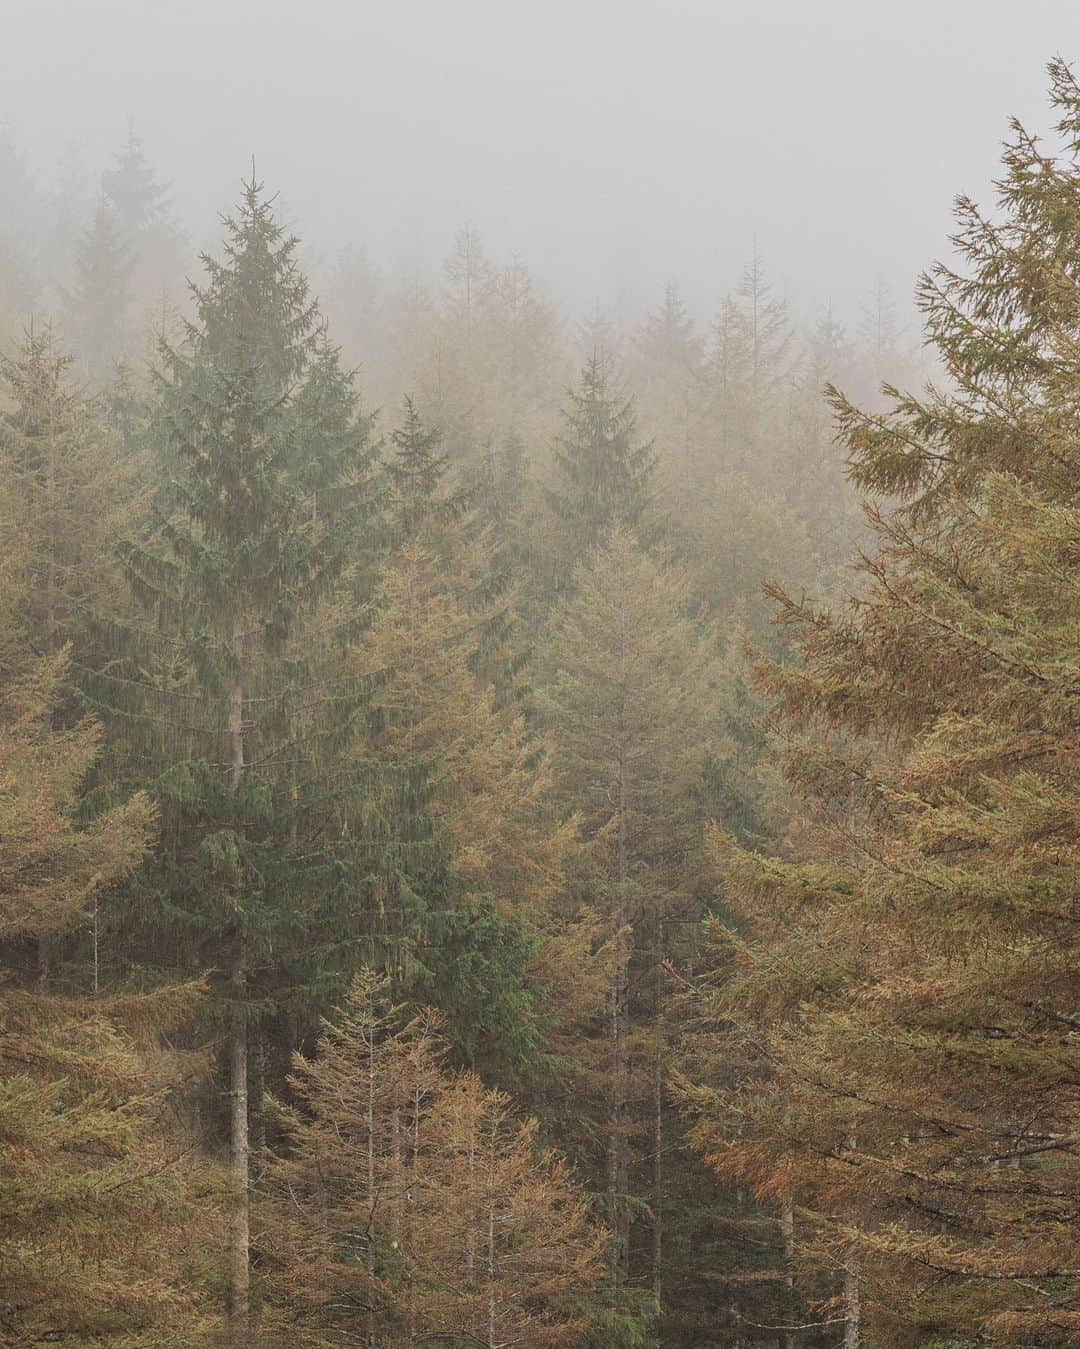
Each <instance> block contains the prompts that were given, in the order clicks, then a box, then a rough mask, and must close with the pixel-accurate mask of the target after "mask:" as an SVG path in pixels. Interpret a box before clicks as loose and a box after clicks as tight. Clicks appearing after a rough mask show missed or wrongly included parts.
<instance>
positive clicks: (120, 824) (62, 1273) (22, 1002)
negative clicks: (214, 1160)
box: [0, 501, 216, 1344]
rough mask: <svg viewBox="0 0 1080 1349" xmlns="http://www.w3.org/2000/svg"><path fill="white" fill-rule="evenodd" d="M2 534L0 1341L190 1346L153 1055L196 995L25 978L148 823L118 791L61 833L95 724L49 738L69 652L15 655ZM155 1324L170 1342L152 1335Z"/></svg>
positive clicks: (75, 800)
mask: <svg viewBox="0 0 1080 1349" xmlns="http://www.w3.org/2000/svg"><path fill="white" fill-rule="evenodd" d="M3 505H4V507H5V508H6V506H7V505H8V503H7V502H6V501H5V502H4V503H3ZM12 526H13V521H12V518H11V516H10V515H9V514H8V512H7V510H6V509H4V510H3V511H2V512H0V556H2V558H3V563H4V566H3V582H2V584H0V617H2V619H3V625H2V634H0V838H2V840H3V845H2V848H0V959H2V961H3V965H4V978H3V983H2V985H0V1307H2V1310H0V1327H2V1329H0V1334H2V1335H3V1337H4V1338H5V1339H7V1340H10V1342H11V1343H25V1344H28V1343H34V1344H39V1343H44V1342H47V1341H52V1340H59V1339H68V1338H70V1339H72V1340H73V1341H74V1340H78V1342H80V1343H89V1342H94V1343H117V1344H121V1343H122V1344H132V1343H151V1342H156V1343H165V1342H175V1343H181V1342H190V1336H191V1335H193V1334H195V1333H197V1332H198V1330H199V1327H200V1326H203V1327H204V1328H209V1326H210V1325H211V1324H212V1318H211V1319H208V1320H207V1321H205V1322H204V1321H203V1320H202V1318H203V1315H204V1313H205V1312H206V1311H207V1310H208V1309H207V1308H206V1306H205V1299H204V1298H203V1297H202V1295H201V1293H200V1281H201V1275H202V1273H203V1271H202V1270H199V1269H198V1268H197V1263H196V1262H192V1261H191V1260H189V1259H187V1258H186V1257H185V1254H184V1248H185V1244H186V1230H185V1229H186V1228H187V1227H188V1225H190V1224H193V1223H194V1222H195V1221H199V1222H200V1223H201V1225H202V1229H203V1233H204V1243H205V1244H204V1250H205V1252H206V1254H207V1255H208V1256H209V1255H210V1254H211V1253H213V1252H214V1249H215V1247H214V1240H213V1237H214V1230H215V1226H216V1222H215V1212H214V1208H213V1205H212V1202H211V1201H210V1200H209V1199H208V1198H207V1199H206V1200H204V1203H203V1204H202V1206H201V1208H199V1209H197V1206H196V1205H195V1203H194V1201H193V1193H194V1190H195V1188H196V1185H197V1186H198V1188H200V1189H202V1190H203V1192H204V1194H205V1195H208V1194H209V1191H208V1189H207V1178H206V1176H205V1175H202V1176H199V1175H198V1172H199V1171H200V1169H201V1168H200V1167H199V1166H198V1165H197V1164H194V1165H193V1164H192V1163H191V1162H190V1161H189V1160H186V1159H185V1158H184V1152H185V1148H184V1146H183V1145H182V1144H181V1143H179V1141H178V1140H177V1138H176V1137H175V1130H173V1129H171V1128H170V1127H169V1125H168V1123H167V1120H166V1116H165V1110H164V1105H165V1101H166V1097H167V1094H168V1093H169V1092H170V1091H172V1090H174V1089H175V1088H176V1086H177V1079H178V1077H179V1076H180V1072H181V1070H182V1068H183V1066H184V1065H181V1064H179V1063H177V1061H176V1060H175V1058H172V1057H170V1056H168V1055H165V1054H163V1053H162V1052H161V1051H160V1050H159V1049H156V1048H155V1047H154V1045H153V1043H152V1041H153V1039H154V1038H155V1037H160V1036H163V1035H165V1034H166V1033H168V1032H171V1031H173V1030H175V1028H176V1026H177V1025H178V1024H179V1023H180V1022H182V1021H183V1020H185V1019H186V1018H187V1017H188V1016H190V1014H191V1011H192V1006H193V1004H194V1002H195V1000H196V997H197V995H198V989H197V988H195V987H187V988H179V989H175V988H174V989H164V990H161V991H159V992H156V993H154V992H151V993H147V994H142V995H131V994H123V993H120V994H112V993H110V991H109V990H106V989H104V988H99V986H98V982H97V977H96V976H97V970H96V965H95V966H93V967H92V971H93V974H92V978H91V977H90V974H89V970H88V971H87V976H86V978H85V980H84V981H82V982H81V983H79V984H75V985H74V986H73V985H72V984H71V983H70V982H69V984H68V985H67V986H66V987H64V988H62V989H58V988H56V987H54V986H53V985H52V983H51V981H49V980H48V979H47V978H43V971H42V969H41V967H40V964H39V962H38V960H37V959H36V957H35V954H34V953H35V951H36V949H37V947H38V946H39V945H40V943H42V942H43V941H45V940H47V939H48V940H56V939H58V938H61V937H73V938H80V939H83V940H82V944H83V945H84V947H85V939H84V938H85V929H86V925H87V924H88V923H89V921H90V915H91V911H92V908H93V907H94V906H95V905H96V904H97V902H98V900H99V897H100V896H101V895H102V893H103V892H104V891H106V890H107V889H108V888H109V887H110V886H113V885H115V884H116V883H117V882H118V881H119V880H120V879H122V878H123V877H124V876H126V875H127V874H129V873H130V872H131V871H133V870H134V868H136V867H137V865H138V864H139V862H140V861H141V859H142V856H143V854H144V853H145V851H146V848H147V846H148V844H149V842H150V839H151V837H152V834H153V831H154V825H155V820H154V812H153V809H152V808H151V806H150V803H149V801H148V800H147V798H146V797H145V796H136V797H133V798H132V799H130V800H129V801H128V802H126V803H125V804H124V805H121V806H118V807H116V808H114V809H112V810H109V811H106V812H105V813H103V814H99V815H97V816H96V817H95V818H94V819H93V820H92V821H90V822H89V823H80V821H79V818H78V816H79V812H80V809H81V807H82V805H83V801H82V793H83V790H84V787H85V783H86V779H87V776H88V774H89V772H90V770H91V768H92V765H93V763H94V760H95V758H96V757H97V754H98V749H99V744H100V728H99V727H98V726H97V725H95V724H94V723H93V722H90V721H81V722H79V723H77V724H75V725H71V726H66V727H58V726H57V725H56V723H57V721H58V720H59V714H60V710H61V707H62V704H63V702H64V701H67V694H66V691H65V689H64V685H65V683H66V681H67V679H68V677H69V669H68V662H67V656H66V652H65V651H63V650H58V651H56V652H54V653H53V654H51V655H37V654H35V653H34V651H33V647H32V644H31V641H30V640H29V639H30V638H31V637H32V634H33V630H34V629H33V625H32V623H31V622H30V621H29V620H30V618H31V614H32V605H30V604H28V603H27V602H26V598H27V597H26V590H27V589H29V588H31V587H32V585H33V574H32V568H31V566H30V565H29V560H28V557H27V555H26V554H25V553H24V552H23V549H22V540H21V539H20V537H19V533H18V531H17V530H16V529H14V528H13V527H12ZM187 1067H188V1069H189V1070H190V1065H187ZM193 1173H195V1174H193ZM197 1213H198V1217H196V1214H197ZM166 1323H168V1324H169V1326H170V1330H169V1331H168V1334H169V1336H170V1337H171V1336H175V1339H172V1338H170V1339H168V1340H166V1339H164V1338H162V1337H161V1334H160V1331H161V1328H162V1327H163V1326H164V1325H165V1324H166Z"/></svg>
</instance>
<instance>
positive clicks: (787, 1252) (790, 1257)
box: [780, 1204, 795, 1349]
mask: <svg viewBox="0 0 1080 1349" xmlns="http://www.w3.org/2000/svg"><path fill="white" fill-rule="evenodd" d="M780 1230H781V1232H783V1234H784V1267H785V1269H786V1271H787V1272H786V1273H785V1275H784V1285H785V1287H786V1288H787V1291H788V1307H787V1315H788V1316H791V1314H792V1312H793V1311H794V1307H795V1212H794V1210H793V1209H792V1207H791V1205H790V1204H786V1205H785V1206H784V1210H783V1212H782V1213H781V1214H780ZM784 1349H795V1336H794V1335H790V1334H789V1335H785V1336H784Z"/></svg>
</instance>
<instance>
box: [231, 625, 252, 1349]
mask: <svg viewBox="0 0 1080 1349" xmlns="http://www.w3.org/2000/svg"><path fill="white" fill-rule="evenodd" d="M232 648H233V655H234V656H235V658H236V662H237V672H236V680H235V682H234V684H233V686H232V690H231V692H230V695H229V736H230V740H231V744H232V767H231V772H230V786H231V788H232V791H233V793H234V794H236V793H239V791H240V787H241V784H242V783H243V780H244V685H243V679H242V676H241V662H242V660H243V655H244V629H243V625H242V623H241V620H240V618H239V617H237V618H236V619H234V621H233V635H232ZM232 985H233V1002H234V1010H233V1026H232V1052H231V1056H230V1057H231V1063H230V1082H229V1090H230V1094H231V1097H232V1111H231V1119H230V1137H229V1151H230V1161H231V1171H232V1187H233V1224H232V1248H231V1261H230V1283H231V1287H230V1300H229V1314H230V1329H231V1338H232V1342H233V1344H234V1345H238V1346H240V1345H246V1344H247V1343H248V1317H249V1312H250V1301H251V1297H250V1294H251V1259H250V1248H251V1215H250V1184H251V1163H250V1143H249V1138H248V1039H247V1036H248V1028H247V938H246V937H245V936H244V934H243V932H242V931H241V932H240V933H239V934H238V936H237V939H236V951H235V955H234V958H233V968H232Z"/></svg>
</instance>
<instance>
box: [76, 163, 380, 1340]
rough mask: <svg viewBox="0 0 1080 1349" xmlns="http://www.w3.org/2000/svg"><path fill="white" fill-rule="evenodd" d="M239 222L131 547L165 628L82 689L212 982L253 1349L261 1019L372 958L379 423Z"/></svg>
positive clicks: (162, 945) (286, 279)
mask: <svg viewBox="0 0 1080 1349" xmlns="http://www.w3.org/2000/svg"><path fill="white" fill-rule="evenodd" d="M226 225H227V237H226V243H225V258H224V261H221V262H219V261H215V260H214V259H212V258H210V257H205V258H204V260H203V261H204V265H205V268H206V272H207V278H208V279H207V281H206V283H205V284H204V285H203V286H201V287H196V288H194V289H193V297H194V302H195V311H196V316H195V319H194V321H192V322H190V323H188V324H187V325H186V330H185V335H184V339H183V341H182V342H180V343H178V344H176V345H170V344H168V343H163V344H162V348H161V358H162V360H161V366H160V368H159V369H158V371H157V372H156V376H155V390H154V399H153V420H154V423H155V426H154V441H155V443H156V444H157V445H158V446H159V455H160V461H159V463H158V466H157V472H158V474H159V476H160V479H161V487H160V491H159V493H158V499H157V503H156V508H155V520H154V522H153V528H152V530H151V532H150V535H149V537H148V539H147V540H146V541H144V542H128V543H127V544H125V546H124V548H123V560H124V564H125V568H126V572H127V575H128V577H129V579H130V582H131V584H132V586H133V588H134V591H135V594H136V596H137V597H138V598H139V599H140V600H141V601H142V603H143V604H144V606H145V608H146V610H147V613H148V615H149V616H150V617H151V618H152V620H153V624H152V625H147V624H144V625H143V628H142V630H141V631H135V630H131V631H129V632H127V633H125V634H123V640H124V643H125V645H124V647H123V650H124V651H125V652H126V663H125V664H122V665H119V666H118V667H116V668H114V670H112V671H110V672H109V674H108V676H107V677H103V678H101V679H99V680H97V681H95V683H94V684H93V685H92V688H93V689H94V690H95V691H96V692H97V695H98V697H99V698H100V699H101V700H102V702H103V703H104V704H105V705H106V706H107V707H109V709H110V710H111V711H112V713H113V716H114V719H119V718H120V717H121V716H122V724H123V726H124V728H125V736H126V738H127V740H128V742H129V748H130V751H131V752H130V754H129V759H130V761H131V764H132V771H133V772H135V773H136V775H141V776H142V778H143V780H144V781H146V782H147V785H148V786H149V787H150V789H151V791H152V792H153V795H154V797H155V799H156V800H157V802H158V804H159V807H160V809H161V812H162V819H163V846H162V848H161V849H160V851H159V854H158V857H157V859H156V866H155V867H154V868H153V871H152V874H151V877H150V879H149V881H148V883H147V886H146V887H145V890H144V903H145V902H146V901H147V900H149V902H150V907H151V912H150V913H149V914H148V916H147V917H148V921H147V923H146V929H145V931H146V941H147V943H148V946H147V948H145V949H144V950H143V952H142V955H143V956H144V958H147V959H152V960H155V961H157V962H159V963H160V962H162V961H164V962H165V963H170V962H171V963H173V964H176V963H180V964H182V965H188V966H190V967H193V968H206V967H214V968H216V969H217V970H218V971H220V972H221V974H220V978H219V980H218V983H217V987H216V992H217V1007H218V1011H219V1015H220V1016H221V1017H222V1018H223V1020H224V1021H225V1024H226V1026H227V1031H228V1034H227V1039H228V1046H229V1047H228V1054H227V1056H226V1057H227V1061H228V1079H229V1086H228V1094H229V1098H230V1123H229V1129H228V1135H229V1148H230V1156H231V1166H232V1175H233V1191H234V1194H233V1204H234V1213H233V1239H232V1262H231V1271H230V1293H231V1312H232V1320H233V1327H234V1336H235V1339H236V1341H237V1342H238V1343H240V1342H245V1337H246V1335H247V1325H248V1310H249V1309H248V1287H249V1273H248V1240H249V1238H248V1191H249V1161H248V1151H249V1142H248V1077H249V1068H248V1058H249V1055H248V1048H249V1038H250V1035H251V1033H252V1031H253V1029H254V1028H255V1027H256V1026H257V1025H258V1024H259V1021H260V1018H261V1019H263V1020H267V1019H271V1018H273V1017H275V1016H277V1017H278V1018H284V1017H285V1016H286V1012H287V1013H288V1015H289V1016H291V1017H292V1018H293V1022H294V1024H295V1020H296V1018H302V1017H303V1015H304V1009H305V1008H306V1007H312V1006H314V1005H318V1004H319V1003H320V999H321V998H324V997H325V996H332V995H335V994H339V993H340V992H341V990H342V988H343V987H344V983H345V982H347V977H348V972H349V970H350V969H351V968H352V967H353V965H354V964H355V962H356V961H357V960H359V959H360V952H359V951H358V950H357V949H356V946H357V938H358V925H359V921H360V910H361V908H362V906H363V895H364V893H365V886H364V880H363V877H365V876H366V875H367V874H368V873H369V871H370V870H371V865H372V864H371V860H370V849H371V847H373V846H377V845H375V844H372V843H371V835H370V828H369V826H370V823H371V822H370V821H366V820H365V819H364V818H363V812H362V810H361V808H360V799H361V794H360V792H359V784H360V782H361V779H362V778H363V773H364V765H363V762H362V761H357V760H356V758H355V755H354V754H353V753H352V749H353V746H354V744H355V735H356V726H357V724H358V720H359V718H360V717H361V714H362V708H363V704H364V697H363V691H362V690H359V691H358V690H357V688H356V683H357V681H355V680H353V681H349V680H348V679H346V678H345V677H344V676H343V675H342V671H341V661H340V654H339V648H338V644H337V641H336V631H337V630H338V629H339V628H340V627H341V626H342V624H343V623H344V622H345V621H346V620H347V619H348V618H349V617H350V616H351V615H352V614H353V612H354V608H355V606H351V605H350V602H349V596H350V595H351V593H352V591H353V589H354V588H355V585H356V584H360V582H358V580H357V578H358V577H360V576H361V575H362V571H363V557H364V553H365V531H366V528H367V524H366V522H367V520H368V518H369V516H370V514H371V511H372V509H373V504H374V501H375V495H374V487H373V479H372V474H371V471H370V459H371V455H370V451H369V449H368V447H367V437H368V425H367V421H366V419H365V418H364V417H362V416H361V415H360V413H359V409H358V400H357V395H356V392H355V390H354V388H353V386H352V382H351V378H350V376H348V375H347V374H346V373H345V372H344V371H343V370H342V369H341V366H340V363H339V361H338V357H337V353H336V352H335V350H334V349H333V348H332V347H331V346H330V345H329V344H328V343H327V341H326V339H325V336H324V334H323V332H322V328H321V324H320V320H319V315H318V310H317V308H316V305H315V304H314V303H313V301H312V300H311V298H310V295H309V292H308V284H307V281H306V279H305V278H304V276H303V275H302V274H301V272H300V271H299V269H298V267H297V263H296V256H295V255H296V248H297V241H296V240H295V239H294V238H292V237H290V236H287V235H286V234H285V233H284V232H283V229H282V227H281V226H280V225H279V224H278V223H277V222H276V220H275V218H274V215H273V211H272V205H271V202H269V201H268V200H267V199H266V197H265V196H264V195H263V192H262V188H261V186H260V185H259V184H258V183H256V182H254V181H252V182H251V183H249V184H247V185H246V186H245V189H244V194H243V198H242V200H241V203H240V208H239V211H238V213H237V215H236V216H235V218H232V219H229V220H228V221H227V222H226ZM331 598H332V599H333V600H334V604H333V606H331V605H330V604H329V603H328V601H330V600H331ZM339 676H341V677H339ZM136 737H137V738H136ZM147 765H149V767H147ZM140 770H141V774H140ZM365 829H368V833H367V834H365ZM126 921H127V926H128V928H129V929H134V928H136V927H137V923H136V921H135V915H134V914H129V915H128V918H127V920H126ZM133 940H134V938H133Z"/></svg>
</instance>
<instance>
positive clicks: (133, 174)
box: [101, 128, 184, 312]
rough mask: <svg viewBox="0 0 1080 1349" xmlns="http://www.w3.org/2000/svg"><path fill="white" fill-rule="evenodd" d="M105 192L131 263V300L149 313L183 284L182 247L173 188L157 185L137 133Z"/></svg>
mask: <svg viewBox="0 0 1080 1349" xmlns="http://www.w3.org/2000/svg"><path fill="white" fill-rule="evenodd" d="M101 186H102V191H103V192H104V194H105V196H106V198H107V199H108V202H109V205H110V206H111V208H112V210H113V211H114V212H115V216H116V228H117V231H118V233H119V236H120V239H121V240H122V241H123V244H124V247H125V248H126V250H127V253H128V256H129V258H130V263H131V276H130V286H131V291H132V299H133V300H134V301H135V302H136V304H137V305H138V307H139V308H140V309H141V310H142V311H143V312H146V311H147V310H149V309H150V307H151V306H153V305H156V304H157V303H158V302H159V300H160V297H161V295H162V292H172V291H173V289H174V287H178V286H179V285H180V283H181V282H182V281H183V266H184V247H183V237H182V234H181V232H180V230H179V229H178V228H177V225H176V223H175V220H174V218H173V205H172V197H171V193H170V190H169V187H168V185H167V184H164V183H161V182H159V181H158V178H157V175H156V174H155V173H154V170H153V168H152V167H151V165H150V163H149V162H148V160H147V158H146V153H145V151H144V149H143V144H142V141H141V140H140V139H139V137H138V136H137V135H136V134H135V131H134V129H133V128H132V129H130V130H129V132H128V139H127V144H126V145H125V146H124V148H123V150H122V151H121V152H120V153H119V154H118V155H116V156H115V158H114V161H113V164H112V167H111V168H108V169H106V170H105V172H104V173H103V174H102V175H101Z"/></svg>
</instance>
